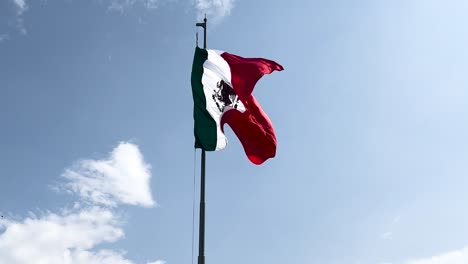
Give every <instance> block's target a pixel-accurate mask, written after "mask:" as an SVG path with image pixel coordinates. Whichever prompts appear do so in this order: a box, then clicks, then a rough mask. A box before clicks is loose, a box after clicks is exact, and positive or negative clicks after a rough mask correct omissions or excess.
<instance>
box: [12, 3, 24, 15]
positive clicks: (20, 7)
mask: <svg viewBox="0 0 468 264" xmlns="http://www.w3.org/2000/svg"><path fill="white" fill-rule="evenodd" d="M13 3H14V4H15V5H16V12H17V13H18V15H21V14H23V13H24V12H25V11H26V10H27V9H28V4H27V3H26V0H13Z"/></svg>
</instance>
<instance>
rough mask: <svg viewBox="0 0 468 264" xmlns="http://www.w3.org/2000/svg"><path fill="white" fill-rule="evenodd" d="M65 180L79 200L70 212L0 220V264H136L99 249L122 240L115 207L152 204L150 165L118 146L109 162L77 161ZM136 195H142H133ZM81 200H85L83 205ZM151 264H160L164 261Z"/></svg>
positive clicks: (118, 253)
mask: <svg viewBox="0 0 468 264" xmlns="http://www.w3.org/2000/svg"><path fill="white" fill-rule="evenodd" d="M67 173H71V174H70V175H72V176H70V175H68V174H67ZM67 175H68V176H67ZM64 176H65V178H66V179H68V180H69V181H70V182H69V183H68V184H67V185H65V186H69V187H70V188H71V190H72V191H75V190H76V191H77V192H79V194H80V195H81V196H79V200H78V201H76V203H75V204H74V206H73V207H72V208H71V209H62V210H61V211H60V212H59V213H52V212H46V213H42V214H41V215H40V216H37V215H36V214H34V213H32V212H30V213H29V217H26V218H24V219H23V220H15V219H18V218H17V217H13V219H8V218H0V263H8V264H31V263H34V264H134V262H133V261H131V260H129V259H126V258H125V252H124V251H117V250H109V249H103V246H104V245H106V244H105V243H113V242H116V241H117V240H119V239H122V238H123V237H124V235H125V234H124V230H123V228H122V227H123V221H122V220H121V217H120V216H119V214H117V213H116V212H115V207H113V206H115V205H117V204H118V203H129V204H136V205H143V206H147V205H150V204H154V202H153V200H152V198H151V191H150V188H149V178H150V177H151V174H150V172H149V165H147V164H146V163H145V162H144V160H143V156H142V155H141V153H140V151H139V149H138V147H137V146H136V145H133V144H130V143H120V144H119V145H118V146H117V147H116V148H115V149H114V150H113V151H112V152H111V154H110V157H109V159H108V160H85V161H80V162H78V163H77V168H76V169H74V170H70V169H69V170H67V172H66V173H65V174H64ZM125 177H127V178H126V179H125ZM105 181H107V182H105ZM135 182H136V183H135ZM89 184H96V186H89ZM122 184H127V185H128V187H129V188H130V190H125V191H123V193H122V194H117V193H116V192H117V191H119V190H120V189H121V186H122ZM110 186H113V187H110ZM99 188H103V189H102V190H100V189H99ZM136 191H142V192H143V193H144V194H143V195H137V194H136V193H134V192H136ZM83 201H86V203H84V206H83V205H82V204H83ZM107 205H111V207H106V206H107ZM96 247H99V249H97V248H96ZM155 263H158V264H164V261H161V260H159V261H156V262H155Z"/></svg>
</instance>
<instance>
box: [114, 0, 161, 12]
mask: <svg viewBox="0 0 468 264" xmlns="http://www.w3.org/2000/svg"><path fill="white" fill-rule="evenodd" d="M159 1H160V0H110V1H108V9H109V10H110V11H118V12H123V11H124V10H125V9H127V8H129V7H132V6H134V5H136V4H138V5H143V6H144V7H145V8H147V9H155V8H157V7H158V6H159Z"/></svg>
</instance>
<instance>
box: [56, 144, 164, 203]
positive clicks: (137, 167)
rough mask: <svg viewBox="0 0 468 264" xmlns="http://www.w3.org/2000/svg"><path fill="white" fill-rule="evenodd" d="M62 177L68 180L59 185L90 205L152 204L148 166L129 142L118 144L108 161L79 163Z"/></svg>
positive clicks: (135, 147)
mask: <svg viewBox="0 0 468 264" xmlns="http://www.w3.org/2000/svg"><path fill="white" fill-rule="evenodd" d="M62 176H63V177H64V178H66V179H67V180H69V182H68V183H67V184H65V185H64V186H63V187H65V189H66V190H69V191H71V192H74V193H76V194H78V195H80V196H81V198H83V199H84V200H85V201H88V202H91V203H94V204H102V205H105V206H117V204H118V203H124V204H131V205H142V206H145V207H151V206H154V205H155V202H154V200H153V197H152V195H151V190H150V186H149V183H150V178H151V172H150V166H149V165H148V164H147V163H146V162H145V161H144V159H143V155H142V154H141V152H140V150H139V149H138V147H137V146H136V145H134V144H131V143H126V142H122V143H120V144H119V145H118V146H117V147H116V148H115V149H114V150H113V151H112V152H111V153H110V155H109V158H108V159H102V160H82V161H79V162H78V163H77V164H76V165H75V166H74V167H72V168H69V169H67V170H66V171H65V173H64V174H63V175H62Z"/></svg>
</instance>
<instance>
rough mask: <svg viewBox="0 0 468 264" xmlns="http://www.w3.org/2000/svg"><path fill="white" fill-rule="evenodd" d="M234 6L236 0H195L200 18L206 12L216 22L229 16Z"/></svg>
mask: <svg viewBox="0 0 468 264" xmlns="http://www.w3.org/2000/svg"><path fill="white" fill-rule="evenodd" d="M233 7H234V0H195V8H196V10H197V13H198V18H202V17H203V16H204V15H205V14H206V15H207V16H209V17H210V18H212V19H213V20H214V21H215V22H218V21H219V20H220V19H222V18H223V17H225V16H228V15H229V14H230V13H231V10H232V8H233Z"/></svg>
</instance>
